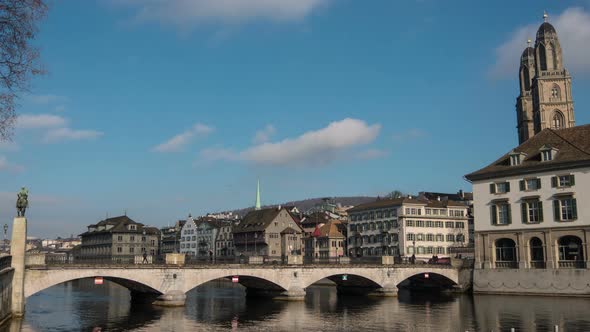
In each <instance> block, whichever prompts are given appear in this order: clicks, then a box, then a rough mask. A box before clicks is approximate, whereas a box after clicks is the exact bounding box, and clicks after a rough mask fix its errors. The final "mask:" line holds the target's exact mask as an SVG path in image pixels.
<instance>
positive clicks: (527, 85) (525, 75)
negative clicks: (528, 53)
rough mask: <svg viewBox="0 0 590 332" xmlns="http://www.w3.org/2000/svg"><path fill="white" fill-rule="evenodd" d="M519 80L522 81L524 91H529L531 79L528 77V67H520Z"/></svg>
mask: <svg viewBox="0 0 590 332" xmlns="http://www.w3.org/2000/svg"><path fill="white" fill-rule="evenodd" d="M520 78H521V80H522V85H523V88H524V90H525V91H529V90H530V89H531V77H530V75H529V67H527V66H522V68H521V76H520Z"/></svg>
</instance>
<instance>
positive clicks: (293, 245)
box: [233, 206, 302, 257]
mask: <svg viewBox="0 0 590 332" xmlns="http://www.w3.org/2000/svg"><path fill="white" fill-rule="evenodd" d="M301 236H302V229H301V227H299V225H297V223H296V222H295V219H294V217H293V216H292V214H291V213H290V212H289V211H288V210H287V209H285V208H283V207H280V206H279V207H276V208H267V209H260V210H254V211H250V212H249V213H248V214H247V215H246V216H245V217H244V219H242V221H241V222H240V223H239V224H238V225H237V226H235V227H234V228H233V240H234V252H235V254H236V256H240V255H244V256H269V257H284V256H290V255H301V249H302V248H301Z"/></svg>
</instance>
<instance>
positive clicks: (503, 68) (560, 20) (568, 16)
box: [489, 7, 590, 79]
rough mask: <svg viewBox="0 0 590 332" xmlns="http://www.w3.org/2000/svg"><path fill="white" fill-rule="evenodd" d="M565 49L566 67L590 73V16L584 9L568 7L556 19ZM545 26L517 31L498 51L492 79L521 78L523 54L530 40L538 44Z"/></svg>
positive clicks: (524, 27)
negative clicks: (541, 30) (537, 37)
mask: <svg viewBox="0 0 590 332" xmlns="http://www.w3.org/2000/svg"><path fill="white" fill-rule="evenodd" d="M550 23H551V24H553V25H554V26H555V29H556V30H557V34H558V36H559V42H560V44H561V49H562V50H563V56H564V65H565V66H566V68H568V69H569V70H570V72H573V73H575V74H588V73H590V14H589V13H588V12H586V11H585V10H584V9H582V8H578V7H574V8H568V9H566V10H565V11H563V12H562V13H561V14H560V15H558V16H556V17H554V18H552V17H551V16H550ZM540 24H541V23H533V24H529V25H525V26H521V27H519V28H518V29H516V30H515V31H514V32H513V33H512V35H511V36H510V38H509V39H508V40H507V41H506V42H504V43H503V44H502V45H500V46H498V47H497V48H496V62H495V64H494V65H493V67H492V68H491V69H490V72H489V74H490V76H491V77H492V78H496V79H498V78H505V77H517V76H518V67H519V61H520V55H521V54H522V51H523V50H524V48H525V47H526V41H527V39H531V40H533V41H534V39H535V35H536V32H537V29H538V28H539V25H540Z"/></svg>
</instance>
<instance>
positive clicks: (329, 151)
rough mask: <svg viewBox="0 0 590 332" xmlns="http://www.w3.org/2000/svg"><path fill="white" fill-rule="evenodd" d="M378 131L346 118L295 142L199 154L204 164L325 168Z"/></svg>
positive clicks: (365, 142) (377, 128)
mask: <svg viewBox="0 0 590 332" xmlns="http://www.w3.org/2000/svg"><path fill="white" fill-rule="evenodd" d="M380 130H381V125H379V124H373V125H368V124H367V123H366V122H364V121H362V120H358V119H349V118H347V119H344V120H341V121H336V122H332V123H330V124H329V125H328V126H327V127H325V128H322V129H319V130H314V131H308V132H306V133H304V134H302V135H301V136H298V137H296V138H288V139H285V140H282V141H280V142H276V143H269V142H267V143H262V144H258V145H254V146H252V147H250V148H247V149H245V150H243V151H240V152H232V151H231V150H227V149H207V150H204V151H202V152H201V157H202V158H204V159H206V160H230V161H246V162H251V163H255V164H260V165H270V166H303V165H305V166H309V165H312V166H318V165H326V164H329V163H331V162H333V161H335V160H336V159H338V158H342V157H344V156H345V154H346V153H347V152H349V150H350V149H351V148H353V147H356V146H361V145H366V144H369V143H371V142H373V141H374V140H375V138H376V137H377V136H378V135H379V132H380Z"/></svg>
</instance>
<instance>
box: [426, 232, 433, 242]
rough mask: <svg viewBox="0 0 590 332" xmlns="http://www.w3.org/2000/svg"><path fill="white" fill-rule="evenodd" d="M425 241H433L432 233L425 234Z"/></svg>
mask: <svg viewBox="0 0 590 332" xmlns="http://www.w3.org/2000/svg"><path fill="white" fill-rule="evenodd" d="M426 241H431V242H432V241H434V234H426Z"/></svg>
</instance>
